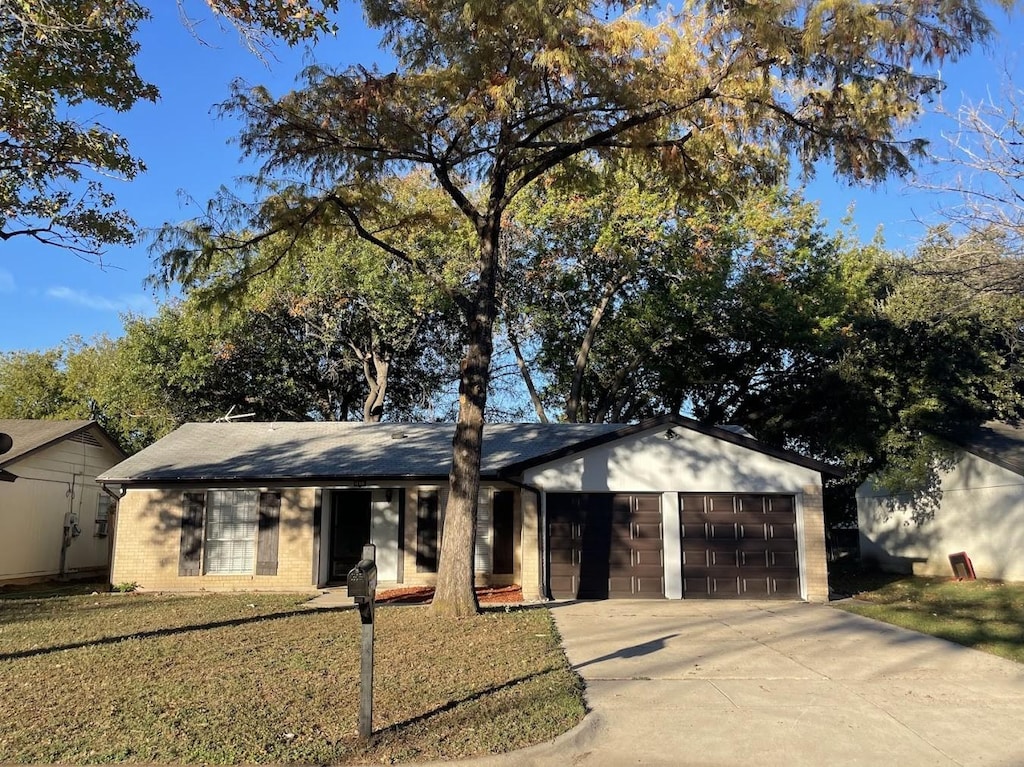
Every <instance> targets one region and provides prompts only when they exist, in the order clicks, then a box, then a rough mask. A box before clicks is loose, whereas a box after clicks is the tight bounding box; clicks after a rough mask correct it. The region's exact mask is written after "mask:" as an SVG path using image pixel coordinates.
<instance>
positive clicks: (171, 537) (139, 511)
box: [110, 488, 316, 591]
mask: <svg viewBox="0 0 1024 767" xmlns="http://www.w3.org/2000/svg"><path fill="white" fill-rule="evenodd" d="M182 492H183V490H178V489H176V490H129V491H128V493H127V494H126V495H125V497H124V498H122V499H121V501H120V503H119V505H118V511H117V523H116V531H115V541H114V561H113V567H112V571H111V577H110V580H111V583H113V584H115V585H116V584H119V583H137V584H138V585H139V586H140V587H142V588H144V589H147V590H151V591H199V590H203V591H236V590H238V591H242V590H253V591H314V590H315V589H316V586H315V583H314V581H313V508H314V505H315V503H316V492H315V489H314V488H286V489H283V490H282V491H281V521H280V529H279V533H280V538H279V541H278V568H277V575H197V576H191V577H181V576H179V575H178V558H179V549H180V546H181V513H182Z"/></svg>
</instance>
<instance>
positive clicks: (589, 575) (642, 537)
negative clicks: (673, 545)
mask: <svg viewBox="0 0 1024 767" xmlns="http://www.w3.org/2000/svg"><path fill="white" fill-rule="evenodd" d="M547 518H548V552H549V556H548V574H549V578H550V586H551V595H552V596H553V597H555V598H556V599H605V598H607V597H612V598H615V597H633V598H636V597H663V596H664V595H665V568H664V558H663V555H662V519H661V496H660V495H620V494H613V493H549V494H548V496H547Z"/></svg>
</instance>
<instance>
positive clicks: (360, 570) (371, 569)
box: [348, 559, 377, 602]
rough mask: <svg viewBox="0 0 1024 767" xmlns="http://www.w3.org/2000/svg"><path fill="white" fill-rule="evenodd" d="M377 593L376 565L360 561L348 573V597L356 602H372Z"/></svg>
mask: <svg viewBox="0 0 1024 767" xmlns="http://www.w3.org/2000/svg"><path fill="white" fill-rule="evenodd" d="M376 593H377V563H376V562H374V561H373V560H372V559H361V560H359V562H357V563H356V566H355V567H353V568H352V569H351V570H349V571H348V595H349V596H350V597H353V598H355V600H356V602H364V601H369V602H373V601H374V598H375V597H376Z"/></svg>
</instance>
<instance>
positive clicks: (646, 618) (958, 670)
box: [474, 600, 1024, 767]
mask: <svg viewBox="0 0 1024 767" xmlns="http://www.w3.org/2000/svg"><path fill="white" fill-rule="evenodd" d="M551 610H552V614H553V615H554V617H555V621H556V623H557V625H558V629H559V631H560V632H561V635H562V639H563V643H564V646H565V649H566V653H567V654H568V657H569V661H570V663H572V665H573V666H574V667H575V668H576V669H577V670H578V671H579V673H580V674H581V675H582V676H583V678H584V679H585V680H586V683H587V701H588V703H589V706H590V708H591V709H592V712H591V713H590V714H589V715H588V716H587V718H586V719H585V720H584V722H583V724H582V725H580V727H578V728H577V729H576V730H573V731H572V732H570V733H567V734H566V735H563V736H562V737H560V738H558V739H556V740H555V741H553V742H550V743H545V744H542V745H539V746H535V747H533V748H530V749H526V750H525V751H520V752H516V753H514V754H508V755H506V756H504V757H495V758H488V759H483V760H477V761H476V762H474V763H475V764H479V765H513V764H515V765H523V764H535V765H626V764H665V765H669V764H671V765H743V764H756V765H762V766H763V765H787V767H793V766H797V767H798V766H800V765H815V766H817V765H827V764H836V765H899V766H900V767H913V766H914V765H929V767H931V766H932V765H998V766H999V767H1013V766H1015V765H1016V766H1021V765H1024V667H1022V666H1020V665H1018V664H1015V663H1012V662H1010V661H1006V660H1002V659H999V658H996V657H993V656H990V655H986V654H984V653H981V652H978V651H975V650H969V649H966V648H963V647H960V646H958V645H954V644H951V643H949V642H945V641H942V640H939V639H935V638H933V637H928V636H924V635H922V634H917V633H915V632H912V631H906V630H903V629H898V628H895V627H892V626H888V625H886V624H882V623H878V622H875V621H872V620H869V619H867V618H861V617H859V616H856V615H851V614H849V613H845V612H843V611H841V610H838V609H835V608H832V607H828V606H825V605H809V604H803V603H796V602H707V601H699V602H698V601H688V602H683V601H622V600H615V601H604V602H575V603H573V602H570V603H555V604H553V605H552V607H551Z"/></svg>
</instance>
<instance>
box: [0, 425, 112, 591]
mask: <svg viewBox="0 0 1024 767" xmlns="http://www.w3.org/2000/svg"><path fill="white" fill-rule="evenodd" d="M0 434H6V435H7V436H8V437H9V438H10V439H9V440H4V444H5V445H7V444H9V445H10V448H9V449H8V450H6V451H5V452H3V454H0V582H3V581H8V582H16V581H34V580H42V579H46V578H52V577H63V576H72V575H73V576H81V577H85V576H105V575H106V571H107V567H108V566H109V563H110V543H111V541H112V540H113V537H112V536H111V528H110V520H111V519H112V515H111V511H112V508H113V506H114V503H115V501H114V499H113V498H112V497H111V496H109V495H108V494H106V493H104V492H103V491H102V489H101V487H100V485H99V483H97V481H96V477H97V476H98V475H99V474H101V473H102V472H105V471H106V470H108V469H109V468H110V467H111V466H113V465H114V464H117V463H120V462H121V461H123V460H124V458H125V453H124V451H123V450H121V448H120V447H119V446H118V445H117V443H116V442H115V441H114V440H113V438H111V436H110V435H109V434H107V432H106V431H104V430H103V428H102V427H101V426H100V425H99V424H97V423H96V422H94V421H44V420H34V419H0Z"/></svg>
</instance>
